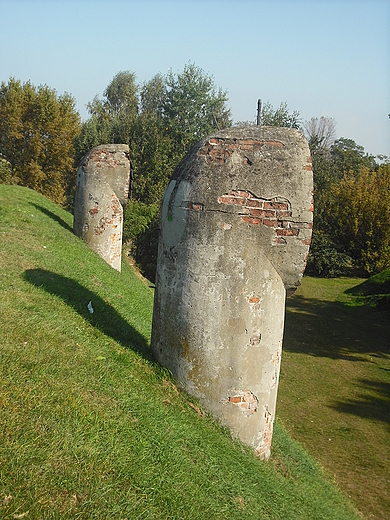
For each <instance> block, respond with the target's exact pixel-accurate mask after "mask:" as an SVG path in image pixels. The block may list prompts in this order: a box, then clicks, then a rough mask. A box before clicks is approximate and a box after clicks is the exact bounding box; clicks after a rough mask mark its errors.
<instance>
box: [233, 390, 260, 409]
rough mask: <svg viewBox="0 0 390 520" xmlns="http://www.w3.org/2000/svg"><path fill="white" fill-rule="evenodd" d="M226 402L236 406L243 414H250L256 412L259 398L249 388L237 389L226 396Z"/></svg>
mask: <svg viewBox="0 0 390 520" xmlns="http://www.w3.org/2000/svg"><path fill="white" fill-rule="evenodd" d="M227 403H230V404H233V405H235V406H238V407H239V408H240V409H241V411H242V413H243V414H244V415H252V414H253V413H255V412H257V407H258V405H259V400H258V399H257V397H256V396H255V395H254V394H253V393H252V392H251V391H250V390H245V391H241V390H238V391H236V392H235V395H233V396H229V397H228V398H227Z"/></svg>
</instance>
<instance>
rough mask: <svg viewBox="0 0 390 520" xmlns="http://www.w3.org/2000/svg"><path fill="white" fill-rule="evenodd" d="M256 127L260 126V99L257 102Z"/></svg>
mask: <svg viewBox="0 0 390 520" xmlns="http://www.w3.org/2000/svg"><path fill="white" fill-rule="evenodd" d="M257 126H261V99H258V100H257Z"/></svg>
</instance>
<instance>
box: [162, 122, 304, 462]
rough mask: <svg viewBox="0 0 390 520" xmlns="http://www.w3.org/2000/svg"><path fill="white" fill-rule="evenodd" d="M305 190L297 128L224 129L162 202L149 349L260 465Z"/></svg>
mask: <svg viewBox="0 0 390 520" xmlns="http://www.w3.org/2000/svg"><path fill="white" fill-rule="evenodd" d="M312 193H313V175H312V164H311V158H310V152H309V147H308V144H307V142H306V140H305V138H304V137H303V135H302V134H301V133H300V132H298V131H297V130H294V129H290V128H275V127H253V128H231V129H227V130H222V131H219V132H218V133H217V134H215V135H213V136H210V137H207V138H206V139H204V140H202V141H201V142H200V143H199V144H197V145H196V146H195V147H194V148H193V149H192V150H191V152H190V153H189V154H188V155H187V156H186V157H185V158H184V159H183V161H182V162H181V163H180V164H179V166H178V167H177V168H176V170H175V172H174V174H173V176H172V179H171V181H170V183H169V185H168V187H167V189H166V191H165V194H164V198H163V201H162V207H161V233H160V241H159V252H158V265H157V276H156V292H155V300H154V313H153V329H152V349H153V353H154V355H155V357H156V359H157V360H158V361H159V362H160V363H162V364H163V365H165V366H167V367H168V368H169V369H170V370H171V371H172V373H173V375H174V377H175V378H176V380H177V381H178V382H179V383H181V384H182V385H183V386H184V388H185V389H186V390H187V391H188V392H189V393H191V394H192V395H194V396H196V397H197V398H199V399H200V400H201V402H202V404H203V406H204V407H205V408H206V409H208V410H209V411H210V412H211V413H212V414H213V415H214V416H216V417H219V418H220V419H221V421H222V423H223V424H225V425H227V426H229V427H230V428H231V429H232V430H233V431H234V432H235V433H236V434H237V436H238V437H239V438H240V439H241V440H242V441H243V442H245V443H246V444H248V445H250V446H252V447H253V448H254V449H255V450H256V452H257V453H258V454H259V456H260V457H261V458H266V459H268V458H269V456H270V448H271V439H272V429H273V423H274V418H275V406H276V394H277V387H278V380H279V369H280V360H281V353H282V337H283V328H284V313H285V297H286V291H287V292H293V291H294V290H295V289H296V287H297V286H298V285H299V283H300V280H301V278H302V275H303V272H304V269H305V265H306V259H307V255H308V251H309V245H310V239H311V231H312V222H313V199H312Z"/></svg>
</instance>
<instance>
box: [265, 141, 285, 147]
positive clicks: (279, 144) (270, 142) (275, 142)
mask: <svg viewBox="0 0 390 520" xmlns="http://www.w3.org/2000/svg"><path fill="white" fill-rule="evenodd" d="M264 144H265V145H266V146H283V143H281V142H280V141H264Z"/></svg>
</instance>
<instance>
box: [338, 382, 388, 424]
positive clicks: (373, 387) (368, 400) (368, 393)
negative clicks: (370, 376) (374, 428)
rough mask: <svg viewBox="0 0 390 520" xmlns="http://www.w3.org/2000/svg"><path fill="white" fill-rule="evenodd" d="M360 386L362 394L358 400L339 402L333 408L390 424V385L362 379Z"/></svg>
mask: <svg viewBox="0 0 390 520" xmlns="http://www.w3.org/2000/svg"><path fill="white" fill-rule="evenodd" d="M359 385H360V390H361V393H360V394H359V395H358V398H357V399H350V400H348V401H345V402H341V401H339V402H338V403H336V404H335V405H334V406H332V408H334V409H335V410H337V411H339V412H342V413H348V414H353V415H357V416H358V417H362V418H366V419H374V420H378V421H382V422H385V423H387V424H390V383H386V382H384V381H369V380H365V379H361V380H360V381H359Z"/></svg>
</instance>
